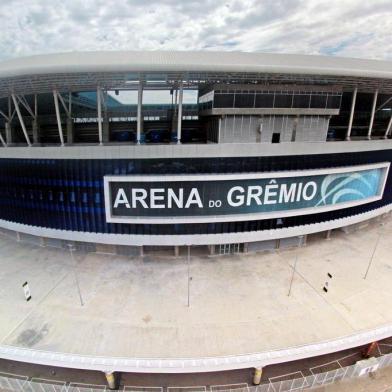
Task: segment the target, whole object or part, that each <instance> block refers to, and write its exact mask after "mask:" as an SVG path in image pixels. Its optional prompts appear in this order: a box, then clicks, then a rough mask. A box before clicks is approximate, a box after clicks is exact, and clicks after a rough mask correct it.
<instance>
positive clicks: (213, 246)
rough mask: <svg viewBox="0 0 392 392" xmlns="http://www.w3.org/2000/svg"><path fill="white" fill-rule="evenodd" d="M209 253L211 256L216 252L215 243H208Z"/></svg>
mask: <svg viewBox="0 0 392 392" xmlns="http://www.w3.org/2000/svg"><path fill="white" fill-rule="evenodd" d="M208 253H209V255H210V256H213V255H214V254H215V245H208Z"/></svg>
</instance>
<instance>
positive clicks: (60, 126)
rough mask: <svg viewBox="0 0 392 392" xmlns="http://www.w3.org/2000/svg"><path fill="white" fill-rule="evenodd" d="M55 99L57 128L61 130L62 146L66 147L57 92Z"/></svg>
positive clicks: (54, 95)
mask: <svg viewBox="0 0 392 392" xmlns="http://www.w3.org/2000/svg"><path fill="white" fill-rule="evenodd" d="M53 99H54V107H55V109H56V118H57V127H58V130H59V136H60V142H61V146H62V147H64V135H63V127H62V125H61V117H60V108H59V100H58V93H57V91H56V90H53Z"/></svg>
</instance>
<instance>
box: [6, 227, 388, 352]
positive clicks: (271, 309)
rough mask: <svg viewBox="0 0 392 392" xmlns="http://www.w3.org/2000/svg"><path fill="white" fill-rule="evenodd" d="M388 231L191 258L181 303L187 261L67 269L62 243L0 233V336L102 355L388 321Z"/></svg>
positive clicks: (269, 342) (340, 330) (92, 257)
mask: <svg viewBox="0 0 392 392" xmlns="http://www.w3.org/2000/svg"><path fill="white" fill-rule="evenodd" d="M391 234H392V220H388V221H385V224H384V225H379V224H374V225H372V226H371V227H368V228H367V229H364V230H361V231H360V232H357V233H355V234H345V233H343V232H341V231H336V232H334V233H333V236H332V239H331V240H329V241H328V240H320V238H313V239H309V241H308V246H307V247H305V248H301V249H298V250H290V251H281V252H279V253H264V254H257V255H246V256H227V257H221V258H202V257H196V256H193V257H192V259H191V263H190V276H191V277H192V280H191V284H190V306H189V307H188V306H187V292H188V291H187V276H188V275H187V273H188V272H187V271H188V267H187V263H186V259H185V258H178V259H174V260H173V259H169V258H165V257H158V256H146V257H145V258H144V259H139V258H126V257H121V256H115V257H114V256H109V255H96V254H81V253H77V254H76V266H75V267H74V266H73V264H72V262H71V259H70V257H69V254H68V253H67V252H64V251H61V250H54V249H50V248H38V247H34V246H32V245H26V244H21V243H16V242H15V241H14V240H10V239H7V238H5V237H0V266H1V268H0V309H1V313H0V321H1V322H0V344H7V345H16V346H22V347H30V348H36V349H43V350H54V351H57V352H61V351H63V352H70V353H79V354H88V355H103V356H127V357H195V356H218V355H229V354H241V353H251V352H258V351H267V350H271V349H279V348H286V347H290V346H297V345H303V344H309V343H313V342H317V341H320V340H326V339H330V338H336V337H339V336H344V335H350V334H352V333H354V332H357V331H361V330H367V329H371V328H374V327H377V326H380V325H385V324H390V323H392V312H391V311H390V304H391V300H392V285H391V284H390V282H391V279H392V259H391V258H390V254H391V253H392V241H390V238H391ZM378 240H379V242H378V246H377V248H376V252H375V255H374V259H373V264H372V266H371V268H370V271H369V274H368V277H367V279H366V280H364V279H363V276H364V274H365V271H366V269H367V266H368V263H369V260H370V258H371V255H372V253H373V251H374V249H375V245H376V243H377V241H378ZM297 256H298V262H297V274H296V275H295V278H294V281H293V287H292V291H291V295H290V297H288V295H287V294H288V290H289V284H290V280H291V275H292V265H293V263H294V260H295V258H296V257H297ZM74 271H75V272H76V276H77V279H78V281H79V283H80V288H81V295H82V300H83V306H81V304H80V299H79V295H78V290H77V286H76V282H75V274H74ZM328 273H330V274H331V275H332V278H328V277H327V274H328ZM327 280H328V281H329V291H328V293H325V292H324V291H323V286H324V283H325V282H326V281H327ZM25 281H28V282H29V285H30V288H31V292H32V300H31V301H30V302H26V301H25V300H24V296H23V291H22V284H23V283H24V282H25Z"/></svg>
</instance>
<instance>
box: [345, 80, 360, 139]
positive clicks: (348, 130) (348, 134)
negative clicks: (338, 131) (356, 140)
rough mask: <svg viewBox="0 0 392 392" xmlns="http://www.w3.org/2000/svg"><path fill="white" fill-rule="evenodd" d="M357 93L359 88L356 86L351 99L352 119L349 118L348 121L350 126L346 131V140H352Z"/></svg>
mask: <svg viewBox="0 0 392 392" xmlns="http://www.w3.org/2000/svg"><path fill="white" fill-rule="evenodd" d="M357 93H358V88H357V87H355V89H354V92H353V98H352V101H351V110H350V120H349V123H348V128H347V133H346V140H350V139H351V129H352V127H353V120H354V111H355V102H356V101H357Z"/></svg>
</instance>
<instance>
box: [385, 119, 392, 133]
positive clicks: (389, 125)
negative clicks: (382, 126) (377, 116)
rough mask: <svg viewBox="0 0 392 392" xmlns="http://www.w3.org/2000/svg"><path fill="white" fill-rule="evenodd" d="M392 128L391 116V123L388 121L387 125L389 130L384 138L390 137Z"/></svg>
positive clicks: (391, 120) (390, 120)
mask: <svg viewBox="0 0 392 392" xmlns="http://www.w3.org/2000/svg"><path fill="white" fill-rule="evenodd" d="M391 130H392V116H391V118H390V119H389V123H388V126H387V130H386V131H385V134H384V139H387V138H388V135H389V134H390V132H391Z"/></svg>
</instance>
